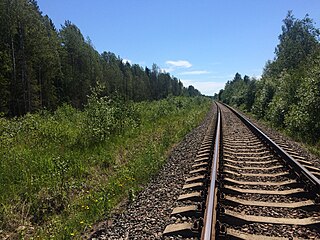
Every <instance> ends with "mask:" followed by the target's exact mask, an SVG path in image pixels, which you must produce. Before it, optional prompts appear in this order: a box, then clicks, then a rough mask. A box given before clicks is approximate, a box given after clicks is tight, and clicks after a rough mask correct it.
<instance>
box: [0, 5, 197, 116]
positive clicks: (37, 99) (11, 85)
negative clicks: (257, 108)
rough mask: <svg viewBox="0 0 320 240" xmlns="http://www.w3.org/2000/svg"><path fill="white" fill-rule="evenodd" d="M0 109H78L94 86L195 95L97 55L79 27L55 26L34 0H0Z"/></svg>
mask: <svg viewBox="0 0 320 240" xmlns="http://www.w3.org/2000/svg"><path fill="white" fill-rule="evenodd" d="M0 22H1V23H0V32H1V35H0V113H2V114H4V115H6V116H21V115H24V114H25V113H27V112H35V111H37V110H39V109H44V108H45V109H48V110H54V109H56V108H57V107H58V106H59V105H61V104H63V103H70V104H72V106H74V107H76V108H80V109H81V108H82V107H83V106H84V105H85V104H86V103H87V96H88V95H89V94H90V92H91V89H92V88H94V87H95V86H96V85H97V84H99V85H101V86H103V89H104V92H103V93H102V95H104V96H110V95H114V94H116V95H118V96H121V97H123V98H124V99H125V100H132V101H143V100H158V99H162V98H165V97H167V96H169V95H173V96H180V95H185V96H196V95H200V92H199V91H198V90H197V89H195V88H194V87H193V86H189V87H188V88H185V87H184V86H183V84H182V83H181V81H180V80H179V79H177V78H175V77H173V76H171V75H170V74H169V73H166V72H162V71H161V70H160V69H159V67H158V66H157V65H156V64H153V66H152V68H148V67H145V68H143V67H141V66H139V65H138V64H132V65H131V64H129V63H128V62H124V61H123V60H122V59H121V58H120V57H119V56H116V55H115V54H114V53H112V52H107V51H105V52H103V53H102V54H99V53H98V52H97V51H96V50H95V49H94V47H93V45H92V42H91V40H90V39H89V38H86V39H85V38H84V37H83V35H82V33H81V31H80V29H79V28H78V27H77V26H76V25H75V24H73V23H71V22H70V21H66V22H65V23H64V25H63V26H61V29H60V30H57V29H56V28H55V26H54V24H53V22H52V20H51V19H50V18H49V17H48V16H47V15H43V14H42V12H41V11H40V9H39V6H38V4H37V1H35V0H0Z"/></svg>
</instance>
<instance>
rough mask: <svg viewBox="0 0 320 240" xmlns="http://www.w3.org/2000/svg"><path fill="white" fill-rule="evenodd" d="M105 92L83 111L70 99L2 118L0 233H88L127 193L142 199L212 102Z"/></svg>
mask: <svg viewBox="0 0 320 240" xmlns="http://www.w3.org/2000/svg"><path fill="white" fill-rule="evenodd" d="M100 92H103V88H99V87H98V88H97V89H96V90H95V91H93V93H92V95H91V96H90V97H89V101H88V104H87V105H86V106H85V108H84V110H83V111H79V110H77V109H75V108H73V107H71V106H70V105H66V104H65V105H63V106H62V107H59V108H58V109H57V110H56V111H55V112H54V113H50V112H48V111H41V112H39V113H35V114H26V115H25V116H23V117H20V118H13V119H10V120H9V119H6V118H4V117H1V118H0V158H1V161H0V182H1V185H0V205H1V206H2V207H1V208H0V228H1V229H2V232H0V238H2V237H3V236H4V235H6V234H9V233H10V234H12V235H11V236H12V237H17V238H18V237H20V236H23V237H25V238H30V237H36V236H39V237H38V238H39V239H46V238H50V237H51V238H55V239H68V238H70V237H72V236H74V237H75V238H80V234H81V232H83V231H85V230H87V229H88V228H91V226H92V225H93V224H94V223H95V222H96V221H98V220H101V219H103V218H105V216H106V215H108V214H109V213H110V210H111V209H112V208H113V207H114V206H116V205H117V204H118V203H119V202H120V201H121V200H123V199H124V198H127V197H129V198H130V199H131V201H134V195H135V194H136V192H137V191H139V190H140V189H141V186H142V185H143V184H145V183H146V182H147V181H148V180H149V179H150V178H151V177H152V176H154V175H155V174H156V173H157V171H158V170H159V168H160V167H161V166H162V165H163V163H164V162H165V159H166V156H167V153H168V151H169V150H170V147H171V146H172V145H173V144H175V143H177V142H178V141H180V140H181V139H182V138H183V136H184V135H185V134H186V133H187V132H188V131H190V129H192V128H194V127H195V126H196V125H197V124H198V123H199V122H200V121H201V119H202V118H203V117H204V114H205V113H206V112H207V110H208V107H209V106H210V103H211V102H210V100H209V99H207V98H203V97H195V98H184V97H172V98H167V99H163V100H161V101H154V102H140V103H128V102H125V101H124V100H123V99H122V98H121V97H113V98H107V97H104V96H99V94H100ZM105 122H106V123H105ZM92 126H95V127H94V129H93V128H92ZM18 229H19V230H18Z"/></svg>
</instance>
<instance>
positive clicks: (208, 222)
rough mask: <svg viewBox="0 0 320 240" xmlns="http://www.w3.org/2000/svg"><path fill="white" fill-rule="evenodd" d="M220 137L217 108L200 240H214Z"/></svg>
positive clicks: (219, 120) (219, 119) (219, 117)
mask: <svg viewBox="0 0 320 240" xmlns="http://www.w3.org/2000/svg"><path fill="white" fill-rule="evenodd" d="M220 135H221V113H220V109H219V108H218V116H217V124H216V131H215V143H214V151H213V158H212V166H211V174H210V185H209V189H208V196H207V206H206V211H205V215H204V226H203V229H202V234H201V239H202V240H211V239H215V224H216V202H217V196H216V193H217V191H216V182H217V171H218V161H219V148H220Z"/></svg>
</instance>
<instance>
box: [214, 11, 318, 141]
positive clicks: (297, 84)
mask: <svg viewBox="0 0 320 240" xmlns="http://www.w3.org/2000/svg"><path fill="white" fill-rule="evenodd" d="M319 34H320V31H319V29H318V28H316V27H315V24H314V22H313V20H312V19H311V18H310V17H309V16H308V15H306V16H305V17H304V18H303V19H297V18H295V17H294V15H293V14H292V12H291V11H289V12H288V15H287V16H286V18H285V19H284V20H283V26H282V32H281V34H280V35H279V43H278V45H277V47H276V49H275V57H274V59H273V60H269V61H268V62H267V63H266V65H265V68H264V70H263V74H262V77H261V79H258V80H257V79H255V78H249V77H248V76H245V77H243V78H242V77H241V75H240V74H239V73H237V74H236V75H235V77H234V79H233V80H231V81H228V82H227V83H226V85H225V88H224V89H222V90H220V92H219V94H216V95H215V98H216V99H220V100H221V101H223V102H225V103H227V104H231V105H234V106H237V107H240V108H241V109H243V110H246V111H248V112H251V113H253V114H254V115H256V116H257V117H258V118H261V119H264V120H267V121H269V122H270V123H271V124H272V125H273V126H274V127H276V128H279V129H285V130H286V131H287V132H288V133H289V134H290V135H292V136H294V137H295V138H296V139H299V140H302V141H307V142H310V143H320V141H319V139H320V104H319V103H320V43H319Z"/></svg>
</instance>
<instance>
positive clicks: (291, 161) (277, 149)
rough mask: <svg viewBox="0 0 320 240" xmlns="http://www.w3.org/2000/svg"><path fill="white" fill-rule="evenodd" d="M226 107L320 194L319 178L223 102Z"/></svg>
mask: <svg viewBox="0 0 320 240" xmlns="http://www.w3.org/2000/svg"><path fill="white" fill-rule="evenodd" d="M224 105H225V106H226V107H228V108H229V109H231V111H232V112H234V113H235V114H236V115H237V116H238V117H239V118H240V119H241V120H242V121H243V122H244V123H245V124H246V125H247V126H248V127H249V128H250V129H251V130H253V132H254V133H255V134H256V135H257V136H258V137H261V139H262V140H263V141H264V142H266V143H267V144H268V145H269V146H270V147H271V148H272V149H273V150H274V151H275V152H276V153H277V154H278V155H279V156H281V157H282V158H283V159H284V160H285V161H286V162H287V163H288V164H289V165H290V166H291V167H292V168H293V169H294V171H296V172H297V173H298V174H300V176H301V175H302V176H304V178H305V179H307V181H308V182H309V183H311V185H312V187H313V189H312V190H314V192H313V193H315V194H318V195H319V194H320V180H319V179H318V178H317V177H316V176H314V175H313V174H312V173H311V172H309V171H308V170H307V169H306V168H305V167H304V166H302V165H301V164H300V163H299V162H298V161H296V160H295V159H294V158H292V157H291V156H290V155H289V154H288V153H287V152H286V151H285V150H283V149H282V148H281V147H280V146H279V145H278V144H277V143H275V142H274V141H273V140H272V139H271V138H269V137H268V136H267V135H266V134H265V133H264V132H262V131H261V130H260V129H259V128H258V127H256V126H255V125H254V124H253V123H251V122H250V121H249V120H248V119H247V118H246V117H245V116H243V115H242V114H241V113H239V112H238V111H236V110H235V109H234V108H232V107H230V106H228V105H226V104H224Z"/></svg>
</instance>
